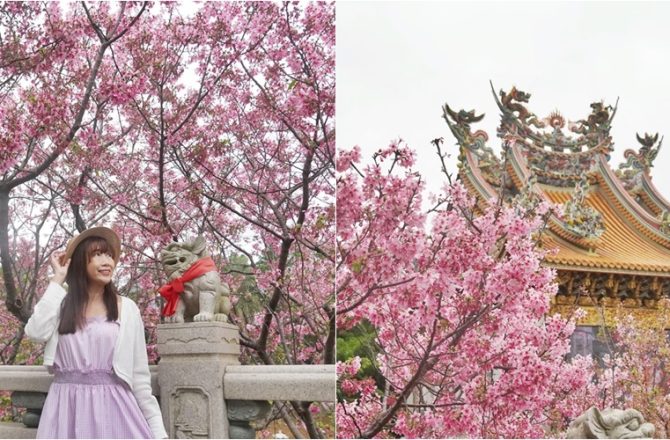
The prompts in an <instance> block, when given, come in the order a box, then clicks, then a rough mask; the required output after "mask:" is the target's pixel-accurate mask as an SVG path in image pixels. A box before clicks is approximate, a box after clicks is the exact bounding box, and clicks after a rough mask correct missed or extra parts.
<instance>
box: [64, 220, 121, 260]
mask: <svg viewBox="0 0 670 440" xmlns="http://www.w3.org/2000/svg"><path fill="white" fill-rule="evenodd" d="M89 237H100V238H102V239H104V240H105V241H106V242H107V243H109V245H110V246H111V247H112V249H113V251H114V263H115V264H118V262H119V257H120V256H121V240H120V239H119V236H118V235H116V232H114V231H113V230H111V229H109V228H106V227H104V226H97V227H95V228H89V229H86V230H85V231H84V232H82V233H80V234H79V235H77V236H76V237H74V238H72V239H71V240H70V241H69V242H68V243H67V248H66V249H65V255H63V257H62V261H61V262H62V263H65V262H66V261H67V260H69V259H70V258H72V254H74V250H75V249H77V246H79V244H80V243H81V242H82V241H84V240H86V239H87V238H89Z"/></svg>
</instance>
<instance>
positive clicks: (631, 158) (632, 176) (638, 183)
mask: <svg viewBox="0 0 670 440" xmlns="http://www.w3.org/2000/svg"><path fill="white" fill-rule="evenodd" d="M635 137H636V138H637V141H638V142H639V143H640V144H641V145H642V146H641V147H640V149H639V150H638V151H637V152H635V150H632V149H628V150H626V151H624V153H623V157H624V158H625V159H626V163H622V164H620V165H619V169H618V170H616V174H617V176H618V177H619V179H621V181H622V183H623V185H624V187H625V188H626V190H627V191H628V192H629V193H630V194H631V195H632V196H633V197H636V196H640V195H641V194H642V193H643V192H644V186H643V184H642V179H643V177H644V175H648V174H649V170H650V169H651V168H652V167H653V166H654V165H653V164H654V159H656V156H657V155H658V152H659V150H660V149H661V145H663V138H661V140H660V141H659V140H658V133H656V134H654V135H651V134H649V133H645V134H644V137H640V135H639V134H636V135H635ZM657 142H658V144H657Z"/></svg>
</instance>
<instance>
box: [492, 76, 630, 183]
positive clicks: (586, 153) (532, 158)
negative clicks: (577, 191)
mask: <svg viewBox="0 0 670 440" xmlns="http://www.w3.org/2000/svg"><path fill="white" fill-rule="evenodd" d="M491 91H492V92H493V96H494V98H495V101H496V104H497V105H498V107H499V108H500V110H501V112H502V113H501V121H500V126H499V127H498V137H500V138H501V139H502V140H503V150H507V149H509V148H511V147H512V146H514V145H519V146H520V147H521V148H522V151H523V153H524V155H525V156H526V159H527V161H528V166H529V168H530V169H531V171H532V172H533V173H534V174H536V175H537V177H538V181H539V182H541V183H546V184H550V185H555V186H566V187H569V186H573V185H575V184H576V183H577V182H578V181H579V180H580V179H581V177H582V176H583V175H584V174H586V173H588V172H589V171H590V170H591V169H592V168H593V166H594V164H595V160H596V157H597V155H599V154H603V155H605V157H606V158H607V160H609V157H610V155H609V153H610V152H611V151H612V150H613V143H612V137H611V136H610V128H611V124H612V119H613V118H614V115H615V114H616V110H617V105H615V106H614V107H612V106H609V105H608V106H606V105H605V104H603V103H602V102H595V103H593V104H591V114H590V115H589V116H588V117H587V118H586V119H581V120H578V121H576V122H571V121H567V120H566V119H565V118H564V117H563V116H562V115H561V114H560V113H559V112H558V111H557V110H556V111H553V112H552V113H551V114H549V116H547V117H546V118H542V119H540V118H538V117H537V115H535V114H534V113H532V112H530V111H529V110H528V109H527V108H526V104H528V101H529V100H530V97H531V95H530V93H526V92H524V91H522V90H519V89H517V88H516V87H512V89H511V90H510V91H509V92H505V91H504V90H500V92H499V95H500V97H498V94H496V92H495V88H494V87H493V83H491ZM617 104H618V100H617ZM566 126H567V128H568V131H569V132H572V133H573V134H571V133H569V132H567V131H566V130H564V129H565V128H566Z"/></svg>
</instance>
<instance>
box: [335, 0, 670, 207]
mask: <svg viewBox="0 0 670 440" xmlns="http://www.w3.org/2000/svg"><path fill="white" fill-rule="evenodd" d="M669 20H670V3H639V2H636V3H621V2H617V3H609V2H608V3H605V2H598V3H574V2H570V3H553V2H552V3H499V2H498V3H477V2H468V3H416V2H412V3H379V2H375V3H342V2H340V3H338V4H337V145H338V148H347V149H348V148H351V147H352V146H353V145H360V146H361V148H363V150H364V151H365V152H367V153H368V154H367V155H368V156H370V155H371V154H372V152H374V151H375V150H377V149H378V148H380V147H382V146H385V145H388V143H389V141H391V140H392V139H396V138H398V137H402V138H403V139H404V140H405V141H407V143H408V144H409V145H411V146H413V147H414V148H415V149H416V150H417V151H418V156H419V169H420V170H421V172H422V173H423V175H424V176H425V177H426V179H427V180H428V181H429V188H430V189H431V190H432V191H437V190H438V189H439V188H440V187H441V185H442V183H443V182H444V179H443V177H442V176H441V175H440V172H439V165H438V161H437V160H436V158H437V155H436V154H435V151H434V148H433V147H432V146H431V145H430V143H429V142H430V140H431V139H434V138H436V137H444V138H445V145H448V146H450V147H451V148H452V152H453V153H455V154H454V157H456V155H457V149H456V147H453V145H454V144H455V139H454V137H453V136H452V134H451V132H450V131H449V129H448V127H447V126H446V124H445V123H444V121H443V120H442V118H441V107H442V105H443V104H444V103H445V102H448V103H449V105H450V107H452V108H454V109H457V110H458V109H463V108H465V109H467V110H470V109H473V108H474V109H476V110H477V112H478V113H482V112H483V113H486V117H485V118H484V120H483V121H482V122H480V123H479V124H477V125H475V127H476V128H481V129H484V130H485V131H486V132H487V133H488V134H489V146H492V147H494V149H495V150H496V151H497V152H499V151H500V141H499V139H498V138H497V137H496V136H495V130H496V127H497V126H498V123H499V121H500V116H499V110H498V108H497V106H496V104H495V101H494V99H493V96H492V93H491V89H490V86H489V80H492V81H493V84H494V86H495V87H496V91H498V90H500V89H501V88H502V89H505V90H509V89H510V88H511V87H512V86H513V85H516V86H517V88H519V89H521V90H524V91H526V92H529V93H531V94H532V97H531V99H530V104H529V105H528V108H529V110H530V111H532V112H534V113H535V114H537V115H538V116H539V117H545V116H548V115H549V113H550V112H552V111H553V110H555V109H558V110H559V111H561V113H562V114H563V116H564V117H565V118H567V119H569V120H577V119H583V118H586V117H587V116H588V114H589V113H590V110H591V109H590V107H589V104H590V103H591V102H594V101H600V100H604V101H605V103H606V104H612V105H614V103H615V102H616V99H617V97H619V98H620V100H619V109H618V111H617V114H616V116H615V118H614V121H613V128H612V131H611V134H612V136H613V139H614V144H615V145H614V148H615V151H614V153H613V155H612V158H611V160H610V165H611V166H612V167H613V168H616V167H617V166H618V164H619V163H621V162H622V160H623V152H624V150H626V149H627V148H634V149H636V150H637V149H638V148H639V144H638V143H637V141H636V140H635V133H636V132H640V133H641V134H642V133H644V132H650V133H655V132H659V133H660V134H661V136H662V135H666V140H665V144H666V145H665V146H664V147H662V148H661V151H660V153H659V155H658V157H657V158H656V161H655V163H654V168H653V169H652V172H651V175H652V178H653V182H654V184H655V185H656V187H657V188H658V189H659V191H660V192H661V194H663V195H664V197H665V198H666V199H670V26H668V21H669Z"/></svg>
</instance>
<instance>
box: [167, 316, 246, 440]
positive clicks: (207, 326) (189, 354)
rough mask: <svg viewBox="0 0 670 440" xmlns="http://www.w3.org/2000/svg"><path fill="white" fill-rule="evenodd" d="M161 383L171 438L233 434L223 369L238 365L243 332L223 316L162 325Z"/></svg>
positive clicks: (224, 436) (227, 436) (215, 436)
mask: <svg viewBox="0 0 670 440" xmlns="http://www.w3.org/2000/svg"><path fill="white" fill-rule="evenodd" d="M157 336H158V353H159V354H160V356H161V360H160V363H159V364H158V384H159V387H160V394H161V410H162V412H163V422H164V423H165V428H166V429H167V433H168V436H169V437H170V438H229V422H228V411H227V408H226V401H225V399H224V396H223V375H224V372H225V368H226V366H227V365H238V364H239V356H240V343H239V332H238V329H237V327H236V326H234V325H231V324H226V323H222V322H190V323H183V324H160V325H158V331H157Z"/></svg>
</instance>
